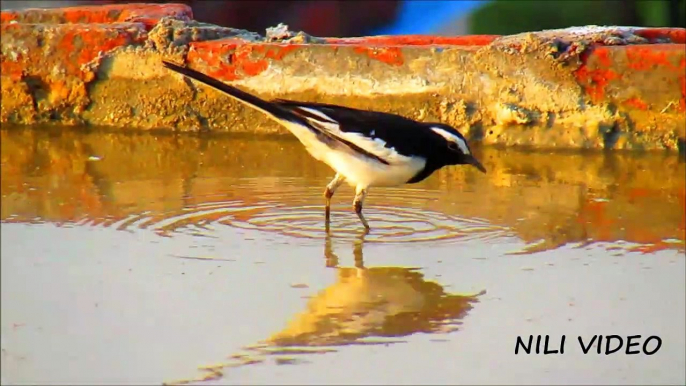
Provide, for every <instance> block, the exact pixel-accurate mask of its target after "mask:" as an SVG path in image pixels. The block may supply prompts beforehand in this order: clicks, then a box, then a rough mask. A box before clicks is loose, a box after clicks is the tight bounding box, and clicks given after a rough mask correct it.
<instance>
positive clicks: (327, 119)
mask: <svg viewBox="0 0 686 386" xmlns="http://www.w3.org/2000/svg"><path fill="white" fill-rule="evenodd" d="M298 109H299V110H303V111H306V112H308V113H310V114H312V115H314V116H316V117H319V118H321V119H322V120H323V121H325V122H329V123H335V124H338V122H336V121H334V120H333V119H331V117H329V116H328V115H326V114H324V113H323V112H321V111H319V110H315V109H311V108H309V107H302V106H298Z"/></svg>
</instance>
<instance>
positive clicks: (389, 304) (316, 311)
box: [174, 236, 485, 384]
mask: <svg viewBox="0 0 686 386" xmlns="http://www.w3.org/2000/svg"><path fill="white" fill-rule="evenodd" d="M363 247H364V236H362V237H360V238H358V239H357V240H355V241H354V243H353V254H354V256H355V266H354V267H339V266H338V264H339V258H338V256H337V255H336V254H335V253H334V248H333V241H332V239H331V237H330V236H328V237H327V238H326V241H325V245H324V256H325V259H326V260H325V261H326V266H327V267H329V268H332V269H335V270H336V271H337V276H336V282H335V283H333V284H332V285H330V286H328V287H327V288H325V289H324V290H322V291H321V292H319V293H318V294H316V295H314V296H313V297H312V298H311V299H310V300H309V302H308V303H307V306H306V309H305V310H304V311H303V312H301V313H300V314H298V315H296V316H295V317H294V318H293V319H292V320H291V321H290V322H289V323H288V324H287V326H286V327H285V328H284V329H283V330H281V331H279V332H277V333H275V334H273V335H272V336H271V337H269V338H268V339H266V340H265V341H263V342H261V343H260V344H257V345H253V346H250V347H245V348H244V350H245V351H243V352H241V353H237V354H234V355H232V356H231V357H230V358H231V360H230V361H229V362H228V363H221V364H218V365H212V366H203V367H201V368H200V369H201V370H202V371H203V372H204V374H203V375H202V376H201V377H199V378H195V379H192V380H183V381H176V382H174V383H175V384H180V383H191V382H200V381H204V380H217V379H220V378H222V377H223V376H224V372H225V371H227V370H228V369H229V368H232V367H237V366H245V365H250V364H254V363H262V362H265V361H266V360H268V359H269V358H272V359H273V360H274V362H275V363H278V364H297V363H301V360H298V359H297V357H301V358H302V357H303V356H307V355H313V354H323V353H327V352H335V351H336V350H335V347H336V346H346V345H370V344H384V345H388V344H390V343H397V342H401V341H402V340H401V338H402V337H405V336H409V335H412V334H416V333H427V334H436V333H449V332H454V331H457V330H459V327H460V326H461V324H462V319H463V318H464V317H465V316H466V315H467V313H468V312H469V311H470V310H471V309H472V308H473V306H474V304H476V303H478V302H479V300H478V297H479V296H480V295H482V294H484V293H485V291H482V292H481V293H478V294H449V293H447V292H446V291H445V289H444V288H443V286H442V285H440V284H438V283H436V282H433V281H428V280H426V279H425V278H424V275H423V274H422V273H420V272H419V271H418V269H417V268H406V267H373V268H366V267H365V266H364V259H363Z"/></svg>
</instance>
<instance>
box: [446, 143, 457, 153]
mask: <svg viewBox="0 0 686 386" xmlns="http://www.w3.org/2000/svg"><path fill="white" fill-rule="evenodd" d="M448 149H450V150H452V151H457V144H456V143H455V142H448Z"/></svg>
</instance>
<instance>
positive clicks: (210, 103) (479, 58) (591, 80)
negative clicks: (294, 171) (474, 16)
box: [0, 4, 686, 151]
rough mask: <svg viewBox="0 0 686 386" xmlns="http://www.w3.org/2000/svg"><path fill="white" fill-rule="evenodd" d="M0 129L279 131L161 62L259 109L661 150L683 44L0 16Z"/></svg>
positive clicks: (118, 16)
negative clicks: (332, 33) (340, 111)
mask: <svg viewBox="0 0 686 386" xmlns="http://www.w3.org/2000/svg"><path fill="white" fill-rule="evenodd" d="M1 28H2V31H1V32H2V55H1V58H0V59H1V66H2V67H1V69H2V106H1V107H2V108H1V111H0V120H1V121H2V122H3V123H5V122H11V123H19V124H36V123H57V124H66V125H97V126H101V125H104V126H115V127H122V128H137V129H153V128H157V129H159V128H166V129H170V130H178V131H202V130H212V131H236V132H238V131H243V132H263V133H272V132H273V133H277V132H278V133H285V130H284V129H282V128H281V127H279V126H278V125H276V124H274V123H273V122H271V121H269V120H268V119H266V118H265V117H264V116H262V115H261V114H259V113H256V112H254V111H252V110H250V109H247V108H245V107H243V106H242V105H239V104H237V103H235V102H233V101H231V100H230V99H229V98H227V97H224V96H221V95H220V94H218V93H216V92H214V91H212V90H208V89H207V88H204V87H202V86H196V85H193V84H191V83H189V82H186V81H184V80H183V79H182V78H181V77H180V76H178V75H176V74H172V73H170V72H168V71H167V70H165V69H164V68H163V67H162V66H161V65H160V64H159V62H160V60H161V59H162V58H166V59H170V60H173V61H175V62H178V63H185V64H187V65H188V66H190V67H192V68H196V69H198V70H200V71H203V72H206V73H208V74H210V75H212V76H215V77H218V78H220V79H222V80H224V81H230V82H233V83H234V84H236V85H238V86H240V87H244V88H246V89H248V90H250V91H252V92H255V93H257V94H259V95H262V96H264V97H281V98H292V99H302V100H309V101H320V102H330V103H338V104H345V105H349V106H353V107H358V108H366V109H376V110H382V111H390V112H395V113H400V114H403V115H406V116H409V117H412V118H415V119H420V120H427V121H428V120H435V121H442V122H446V123H449V124H452V125H454V126H456V127H458V128H460V129H461V130H462V131H463V133H465V134H466V135H468V136H469V137H470V138H471V139H472V140H473V141H481V142H483V143H484V144H502V145H525V146H526V145H529V146H533V147H539V148H549V147H562V148H598V149H602V148H604V149H666V150H672V151H676V150H678V149H683V148H684V143H685V142H686V139H685V138H686V103H685V96H686V80H685V75H684V74H685V71H686V53H685V47H686V45H685V43H686V30H684V29H679V28H675V29H669V28H647V29H641V28H629V27H579V28H570V29H565V30H554V31H541V32H532V33H526V34H520V35H513V36H460V37H432V36H393V37H389V36H376V37H364V38H343V39H341V38H313V37H311V36H308V35H306V34H304V33H298V34H294V33H292V32H290V31H288V30H287V29H285V28H275V29H272V30H270V31H268V33H267V36H266V37H262V36H260V35H258V34H255V33H252V32H248V31H243V30H236V29H232V28H225V27H219V26H215V25H210V24H205V23H200V22H197V21H194V20H193V14H192V11H191V9H190V8H189V7H187V6H185V5H181V4H164V5H160V4H126V5H107V6H95V7H76V8H62V9H52V10H19V11H7V12H2V26H1Z"/></svg>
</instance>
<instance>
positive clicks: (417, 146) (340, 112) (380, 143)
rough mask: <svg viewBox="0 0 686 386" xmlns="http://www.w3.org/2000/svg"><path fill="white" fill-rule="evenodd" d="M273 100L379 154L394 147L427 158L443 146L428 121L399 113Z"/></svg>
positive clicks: (410, 154)
mask: <svg viewBox="0 0 686 386" xmlns="http://www.w3.org/2000/svg"><path fill="white" fill-rule="evenodd" d="M274 102H276V103H278V104H279V105H281V106H283V107H284V108H287V109H289V110H291V111H293V112H294V113H296V114H298V115H300V116H301V117H303V118H305V119H307V120H308V121H309V122H310V124H312V125H314V126H317V127H320V128H321V129H322V130H327V131H328V132H330V133H332V134H333V135H335V136H337V137H342V138H344V139H346V140H348V141H349V142H352V143H355V144H356V145H358V146H359V147H361V148H363V149H365V150H367V151H369V152H371V153H374V154H379V155H380V156H381V155H382V154H383V155H387V154H388V151H389V150H393V151H395V152H397V153H399V154H400V155H404V156H420V157H423V158H427V157H428V154H427V152H430V151H431V149H432V148H433V147H434V146H437V145H440V141H439V142H437V137H436V135H435V134H434V133H432V132H431V131H430V129H429V128H428V126H427V125H426V124H424V123H421V122H417V121H413V120H411V119H409V118H405V117H403V116H400V115H396V114H390V113H383V112H377V111H368V110H360V109H355V108H350V107H343V106H337V105H331V104H324V103H313V102H309V103H308V102H298V101H290V100H284V99H277V100H274Z"/></svg>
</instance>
